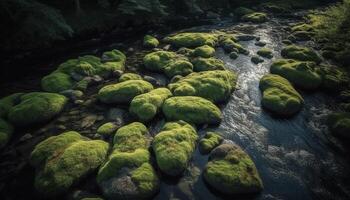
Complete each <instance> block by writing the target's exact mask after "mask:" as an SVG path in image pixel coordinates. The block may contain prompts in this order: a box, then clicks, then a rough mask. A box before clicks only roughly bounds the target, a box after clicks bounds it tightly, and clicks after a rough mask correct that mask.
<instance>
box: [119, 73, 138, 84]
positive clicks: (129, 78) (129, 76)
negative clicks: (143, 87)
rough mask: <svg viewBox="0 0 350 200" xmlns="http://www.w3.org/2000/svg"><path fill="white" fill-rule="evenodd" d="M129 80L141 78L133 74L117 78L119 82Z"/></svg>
mask: <svg viewBox="0 0 350 200" xmlns="http://www.w3.org/2000/svg"><path fill="white" fill-rule="evenodd" d="M129 80H142V77H141V76H140V75H138V74H135V73H125V74H122V75H121V76H120V77H119V82H124V81H129Z"/></svg>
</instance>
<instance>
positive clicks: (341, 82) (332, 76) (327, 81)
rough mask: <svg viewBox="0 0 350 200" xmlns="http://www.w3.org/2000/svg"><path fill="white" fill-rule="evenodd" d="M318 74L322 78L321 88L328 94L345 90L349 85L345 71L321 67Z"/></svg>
mask: <svg viewBox="0 0 350 200" xmlns="http://www.w3.org/2000/svg"><path fill="white" fill-rule="evenodd" d="M318 73H319V74H320V75H321V77H322V88H324V89H326V90H327V91H330V92H332V91H340V90H342V89H344V88H347V87H348V85H349V83H350V79H349V76H348V74H347V73H346V71H345V70H343V69H341V68H339V67H336V66H321V67H320V68H319V69H318Z"/></svg>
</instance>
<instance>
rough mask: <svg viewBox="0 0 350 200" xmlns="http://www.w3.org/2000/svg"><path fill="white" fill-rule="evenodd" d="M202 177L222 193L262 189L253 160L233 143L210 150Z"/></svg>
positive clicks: (248, 191)
mask: <svg viewBox="0 0 350 200" xmlns="http://www.w3.org/2000/svg"><path fill="white" fill-rule="evenodd" d="M203 177H204V180H205V181H206V182H207V183H208V184H209V185H210V186H211V187H213V188H214V189H216V190H217V191H219V192H221V193H223V194H228V195H234V194H250V193H257V192H260V191H261V190H262V189H263V183H262V181H261V178H260V176H259V173H258V171H257V169H256V167H255V164H254V162H253V161H252V159H251V158H250V157H249V155H248V154H247V153H245V152H244V151H243V150H242V149H241V148H240V147H238V146H237V145H234V144H222V145H220V146H218V147H216V148H215V149H214V150H213V151H212V152H211V154H210V156H209V162H208V164H207V165H206V167H205V169H204V172H203Z"/></svg>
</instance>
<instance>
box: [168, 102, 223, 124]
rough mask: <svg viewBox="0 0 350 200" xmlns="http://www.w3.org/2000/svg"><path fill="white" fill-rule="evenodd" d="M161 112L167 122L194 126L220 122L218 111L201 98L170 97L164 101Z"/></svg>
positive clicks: (210, 103) (220, 116) (220, 117)
mask: <svg viewBox="0 0 350 200" xmlns="http://www.w3.org/2000/svg"><path fill="white" fill-rule="evenodd" d="M162 110H163V113H164V115H165V116H166V118H167V119H168V120H183V121H186V122H189V123H194V124H218V123H220V122H221V120H222V114H221V111H220V109H219V108H218V107H216V106H215V105H214V104H213V103H212V102H210V101H208V100H206V99H203V98H201V97H193V96H186V97H171V98H169V99H167V100H165V102H164V104H163V107H162Z"/></svg>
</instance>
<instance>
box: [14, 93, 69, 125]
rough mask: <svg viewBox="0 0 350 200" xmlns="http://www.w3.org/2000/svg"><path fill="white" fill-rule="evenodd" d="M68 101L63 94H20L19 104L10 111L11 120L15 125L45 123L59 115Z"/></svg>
mask: <svg viewBox="0 0 350 200" xmlns="http://www.w3.org/2000/svg"><path fill="white" fill-rule="evenodd" d="M66 103H67V98H66V97H65V96H63V95H59V94H54V93H44V92H32V93H27V94H24V95H21V96H20V99H19V102H18V104H16V105H14V106H13V107H12V108H11V109H10V110H9V113H8V119H9V121H10V122H11V123H12V124H14V125H15V126H27V125H32V124H38V123H43V122H47V121H49V120H51V119H52V118H53V117H55V116H56V115H58V114H59V113H60V112H61V111H62V110H63V108H64V106H65V105H66Z"/></svg>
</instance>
